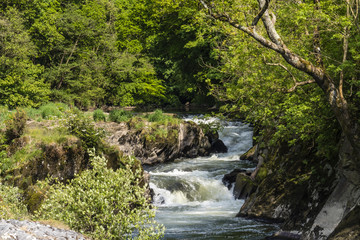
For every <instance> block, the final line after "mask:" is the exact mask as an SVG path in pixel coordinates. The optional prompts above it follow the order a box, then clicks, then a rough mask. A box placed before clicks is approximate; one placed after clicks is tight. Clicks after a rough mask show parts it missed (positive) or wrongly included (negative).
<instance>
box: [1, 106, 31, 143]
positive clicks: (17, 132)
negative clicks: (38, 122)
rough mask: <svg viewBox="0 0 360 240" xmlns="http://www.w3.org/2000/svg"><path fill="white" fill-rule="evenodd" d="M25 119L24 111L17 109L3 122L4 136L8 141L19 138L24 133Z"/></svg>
mask: <svg viewBox="0 0 360 240" xmlns="http://www.w3.org/2000/svg"><path fill="white" fill-rule="evenodd" d="M26 120H27V116H26V113H25V112H24V111H22V110H19V109H18V110H17V111H16V112H15V113H13V114H12V116H11V118H10V119H8V120H7V121H6V122H5V125H6V129H5V137H6V141H7V142H8V143H10V142H11V141H12V140H14V139H15V138H19V137H20V136H21V135H22V134H23V133H24V130H25V125H26Z"/></svg>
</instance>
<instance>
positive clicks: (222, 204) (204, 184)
mask: <svg viewBox="0 0 360 240" xmlns="http://www.w3.org/2000/svg"><path fill="white" fill-rule="evenodd" d="M187 120H194V121H200V120H196V119H194V118H193V117H191V116H190V117H188V118H187ZM207 121H214V119H210V120H207ZM223 126H224V128H223V130H222V131H221V132H220V139H222V140H223V142H224V143H225V145H226V146H227V147H228V148H229V150H228V153H224V154H214V155H211V156H209V157H198V158H195V159H179V160H177V161H175V162H173V163H169V164H162V165H158V166H153V167H149V168H147V170H148V171H149V172H150V176H151V180H150V187H151V188H153V189H154V192H155V197H154V202H155V205H156V206H157V212H156V220H157V221H158V222H159V223H161V224H163V225H164V226H165V227H166V231H165V239H189V240H190V239H191V240H193V239H207V240H211V239H251V240H258V239H259V240H260V239H264V238H265V237H266V236H269V235H271V234H272V233H274V232H275V231H276V230H278V228H277V226H276V225H272V224H265V223H260V222H256V221H254V220H249V219H244V218H238V217H235V216H236V214H237V213H238V212H239V210H240V207H241V205H242V204H243V200H235V199H234V198H233V196H232V191H229V190H228V189H227V188H226V187H225V186H224V185H223V184H222V182H221V179H222V177H223V176H224V174H226V173H229V172H231V171H232V170H234V169H235V168H242V169H253V168H254V167H255V166H254V164H253V163H250V162H248V161H240V160H239V156H240V155H241V154H242V153H244V152H245V151H247V150H248V149H249V148H250V147H251V146H252V128H251V127H250V126H249V125H247V124H244V123H241V122H224V123H223Z"/></svg>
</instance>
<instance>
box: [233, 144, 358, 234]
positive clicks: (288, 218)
mask: <svg viewBox="0 0 360 240" xmlns="http://www.w3.org/2000/svg"><path fill="white" fill-rule="evenodd" d="M260 146H261V147H260ZM342 146H343V148H340V153H339V156H334V157H333V159H325V158H321V157H319V156H317V154H316V152H315V148H313V147H311V144H307V143H304V144H303V145H302V146H293V147H288V146H287V144H279V145H278V146H275V147H274V146H272V147H268V146H266V144H264V143H259V144H258V145H256V147H255V149H256V150H255V151H254V154H253V155H252V157H253V158H254V159H255V161H258V166H257V168H256V170H255V171H254V172H253V173H252V175H251V177H252V178H253V182H254V184H256V185H257V187H256V190H255V191H254V193H253V194H251V195H250V196H249V197H248V198H247V199H246V201H245V203H244V205H243V206H242V208H241V210H240V212H239V214H238V216H245V217H253V218H260V219H267V220H271V221H276V222H281V223H282V229H283V230H285V231H291V230H297V231H298V232H299V233H300V234H299V235H301V239H314V240H315V239H316V240H318V239H337V240H338V239H359V238H360V235H359V234H360V233H359V232H360V231H359V227H360V215H359V214H357V212H358V211H359V200H360V198H359V196H360V192H359V191H360V182H359V181H358V180H359V179H360V178H359V171H356V169H354V168H352V169H344V166H346V165H345V164H344V163H343V162H344V161H345V162H346V160H345V158H348V157H349V156H353V155H352V154H349V149H348V148H347V147H346V145H342ZM352 166H353V165H352ZM344 236H346V237H344Z"/></svg>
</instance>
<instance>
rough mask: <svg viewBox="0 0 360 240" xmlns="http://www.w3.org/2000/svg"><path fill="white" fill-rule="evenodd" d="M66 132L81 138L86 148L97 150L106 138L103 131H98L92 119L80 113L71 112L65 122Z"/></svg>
mask: <svg viewBox="0 0 360 240" xmlns="http://www.w3.org/2000/svg"><path fill="white" fill-rule="evenodd" d="M64 127H65V128H66V130H67V131H68V132H69V133H70V134H73V135H75V136H77V137H79V138H80V140H81V141H82V143H83V145H84V147H85V148H96V149H98V147H99V145H100V144H101V142H102V138H103V137H104V136H105V131H104V130H103V129H97V128H95V126H94V123H93V122H92V121H91V119H90V118H88V117H86V116H84V114H83V113H81V112H80V111H76V110H73V111H72V112H69V113H68V115H67V116H66V119H65V121H64Z"/></svg>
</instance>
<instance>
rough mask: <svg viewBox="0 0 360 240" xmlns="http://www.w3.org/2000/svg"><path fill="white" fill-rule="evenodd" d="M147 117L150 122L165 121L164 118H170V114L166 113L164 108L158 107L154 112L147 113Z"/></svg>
mask: <svg viewBox="0 0 360 240" xmlns="http://www.w3.org/2000/svg"><path fill="white" fill-rule="evenodd" d="M146 118H147V119H148V120H149V121H150V122H163V121H164V120H166V119H169V118H170V116H167V115H165V114H164V113H163V111H162V110H160V109H156V110H155V112H154V113H151V114H149V115H147V116H146Z"/></svg>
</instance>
